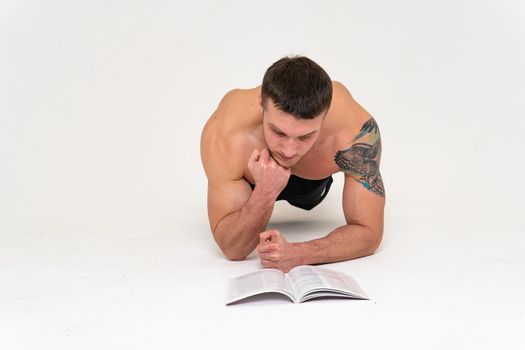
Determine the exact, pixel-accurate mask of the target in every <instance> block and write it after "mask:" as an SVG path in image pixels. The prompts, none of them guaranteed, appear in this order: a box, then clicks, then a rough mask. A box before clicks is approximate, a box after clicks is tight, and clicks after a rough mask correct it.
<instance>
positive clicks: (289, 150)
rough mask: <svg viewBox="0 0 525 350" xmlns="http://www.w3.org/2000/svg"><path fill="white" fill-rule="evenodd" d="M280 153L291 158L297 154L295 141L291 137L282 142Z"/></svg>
mask: <svg viewBox="0 0 525 350" xmlns="http://www.w3.org/2000/svg"><path fill="white" fill-rule="evenodd" d="M281 153H282V155H283V156H285V157H286V158H292V157H293V156H295V155H296V154H297V142H295V141H294V140H292V139H288V140H286V141H285V142H284V144H283V148H282V151H281Z"/></svg>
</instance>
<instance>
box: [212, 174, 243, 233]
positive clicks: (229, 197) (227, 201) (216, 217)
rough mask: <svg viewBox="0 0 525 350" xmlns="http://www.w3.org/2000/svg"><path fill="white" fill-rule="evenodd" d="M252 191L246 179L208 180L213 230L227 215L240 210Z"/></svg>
mask: <svg viewBox="0 0 525 350" xmlns="http://www.w3.org/2000/svg"><path fill="white" fill-rule="evenodd" d="M251 193H252V188H251V187H250V184H249V183H248V182H247V181H246V180H244V179H239V180H227V181H208V218H209V220H210V227H211V230H212V232H215V228H216V227H217V225H218V224H219V222H220V221H221V220H222V219H223V218H224V217H225V216H227V215H229V214H231V213H233V212H235V211H237V210H239V209H240V208H241V207H242V206H243V205H244V203H246V201H247V200H248V199H249V198H250V195H251Z"/></svg>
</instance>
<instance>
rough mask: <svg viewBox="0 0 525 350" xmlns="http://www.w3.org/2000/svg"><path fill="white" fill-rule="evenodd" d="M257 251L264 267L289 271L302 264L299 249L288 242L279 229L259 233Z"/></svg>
mask: <svg viewBox="0 0 525 350" xmlns="http://www.w3.org/2000/svg"><path fill="white" fill-rule="evenodd" d="M259 241H260V242H259V245H258V246H257V253H259V257H260V258H261V264H262V265H263V266H264V267H269V268H274V269H279V270H281V271H282V272H288V271H290V270H291V269H293V268H294V267H295V266H299V265H301V261H300V260H301V257H300V254H299V251H298V249H297V248H296V247H295V246H294V245H293V244H291V243H288V242H287V241H286V240H285V239H284V238H283V237H282V236H281V234H280V233H279V231H277V230H270V231H264V232H261V233H260V234H259Z"/></svg>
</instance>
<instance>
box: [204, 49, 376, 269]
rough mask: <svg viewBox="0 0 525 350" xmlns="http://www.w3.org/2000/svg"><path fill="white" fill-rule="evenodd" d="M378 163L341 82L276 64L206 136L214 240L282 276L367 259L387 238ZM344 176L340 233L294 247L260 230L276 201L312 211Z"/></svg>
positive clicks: (368, 127)
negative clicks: (338, 176)
mask: <svg viewBox="0 0 525 350" xmlns="http://www.w3.org/2000/svg"><path fill="white" fill-rule="evenodd" d="M380 156H381V139H380V135H379V129H378V126H377V124H376V122H375V120H374V119H373V118H372V117H371V116H370V114H369V113H368V112H367V111H365V110H364V109H363V108H362V107H361V106H360V105H359V104H358V103H357V102H356V101H355V100H354V99H353V97H352V95H351V94H350V92H349V91H348V90H347V89H346V88H345V87H344V86H343V85H342V84H341V83H339V82H335V81H333V82H332V81H331V80H330V77H329V76H328V74H326V72H325V71H324V70H323V69H322V68H321V67H320V66H319V65H317V64H316V63H315V62H313V61H312V60H310V59H308V58H306V57H297V56H296V57H285V58H282V59H280V60H279V61H277V62H275V63H274V64H273V65H272V66H271V67H270V68H268V70H267V71H266V73H265V75H264V78H263V83H262V86H258V87H256V88H253V89H248V90H240V89H236V90H232V91H230V92H228V93H227V94H226V95H225V96H224V97H223V99H222V101H221V102H220V104H219V106H218V108H217V110H216V111H215V112H214V113H213V115H212V116H211V117H210V119H209V120H208V122H207V123H206V125H205V127H204V129H203V131H202V136H201V159H202V163H203V166H204V170H205V172H206V176H207V177H208V217H209V220H210V227H211V231H212V232H213V236H214V238H215V241H216V242H217V244H218V245H219V247H220V249H221V250H222V252H223V253H224V255H225V256H226V257H227V258H228V259H230V260H243V259H245V258H246V257H247V256H248V255H249V254H250V253H251V252H252V251H253V250H254V249H257V252H258V255H259V258H260V260H261V264H262V265H263V266H264V267H271V268H277V269H279V270H281V271H283V272H287V271H289V270H290V269H292V268H293V267H295V266H298V265H304V264H322V263H329V262H337V261H343V260H349V259H354V258H358V257H362V256H367V255H370V254H373V253H374V251H375V250H376V249H377V248H378V247H379V244H380V242H381V239H382V236H383V213H384V205H385V191H384V187H383V182H382V179H381V175H380V173H379V161H380ZM340 171H342V172H344V174H345V181H344V188H343V211H344V216H345V219H346V225H343V226H341V227H338V228H336V229H334V230H333V231H332V232H330V233H328V234H327V235H326V236H325V237H323V238H320V239H314V240H311V241H308V242H297V243H289V242H287V241H286V239H285V238H284V237H283V236H282V235H281V233H280V232H278V231H277V230H269V231H266V226H267V224H268V221H269V220H270V217H271V214H272V211H273V208H274V204H275V201H276V200H281V199H284V200H287V201H288V202H289V203H290V204H291V205H294V206H297V207H299V208H303V209H306V210H310V209H312V208H313V207H315V206H316V205H317V204H319V203H320V202H321V201H322V200H323V199H324V196H326V194H327V193H328V190H329V188H330V185H331V183H332V177H331V175H332V174H334V173H338V172H340Z"/></svg>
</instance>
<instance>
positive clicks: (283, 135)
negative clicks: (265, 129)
mask: <svg viewBox="0 0 525 350" xmlns="http://www.w3.org/2000/svg"><path fill="white" fill-rule="evenodd" d="M275 133H276V134H277V136H279V137H285V136H286V135H285V134H283V133H282V132H277V131H276V132H275Z"/></svg>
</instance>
